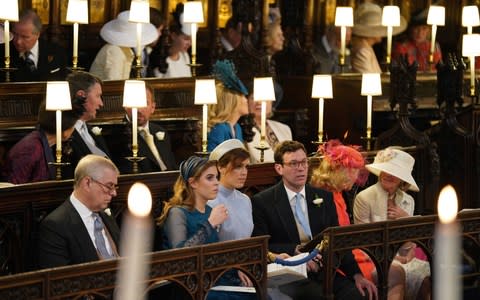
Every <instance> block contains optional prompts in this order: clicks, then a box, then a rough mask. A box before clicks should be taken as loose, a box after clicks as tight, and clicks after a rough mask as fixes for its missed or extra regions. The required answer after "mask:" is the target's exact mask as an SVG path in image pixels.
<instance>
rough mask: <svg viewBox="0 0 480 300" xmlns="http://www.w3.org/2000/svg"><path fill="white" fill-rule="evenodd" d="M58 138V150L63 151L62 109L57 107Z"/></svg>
mask: <svg viewBox="0 0 480 300" xmlns="http://www.w3.org/2000/svg"><path fill="white" fill-rule="evenodd" d="M55 119H56V130H57V134H56V138H57V146H56V149H57V152H58V151H62V111H61V110H59V109H57V110H56V118H55Z"/></svg>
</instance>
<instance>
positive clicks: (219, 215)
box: [208, 204, 228, 227]
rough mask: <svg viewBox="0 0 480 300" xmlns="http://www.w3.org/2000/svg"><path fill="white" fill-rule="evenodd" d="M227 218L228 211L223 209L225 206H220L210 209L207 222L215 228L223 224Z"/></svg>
mask: <svg viewBox="0 0 480 300" xmlns="http://www.w3.org/2000/svg"><path fill="white" fill-rule="evenodd" d="M227 218H228V210H227V208H226V207H225V205H223V204H220V205H217V206H215V207H214V208H212V212H211V213H210V217H209V218H208V222H210V224H211V225H212V227H217V226H218V225H221V224H223V222H225V220H226V219H227Z"/></svg>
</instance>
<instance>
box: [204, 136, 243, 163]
mask: <svg viewBox="0 0 480 300" xmlns="http://www.w3.org/2000/svg"><path fill="white" fill-rule="evenodd" d="M233 149H243V150H246V149H245V146H244V145H243V143H242V142H241V141H240V140H238V139H230V140H226V141H224V142H222V143H221V144H219V145H218V146H217V147H215V149H213V151H212V152H211V153H210V157H209V159H210V160H219V159H220V158H222V156H224V155H225V153H227V152H229V151H231V150H233Z"/></svg>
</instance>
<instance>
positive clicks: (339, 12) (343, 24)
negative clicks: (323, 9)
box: [335, 6, 353, 66]
mask: <svg viewBox="0 0 480 300" xmlns="http://www.w3.org/2000/svg"><path fill="white" fill-rule="evenodd" d="M335 26H339V27H340V34H341V36H340V37H341V45H340V58H339V65H341V66H344V65H345V48H346V38H347V27H353V8H352V7H350V6H337V8H336V9H335Z"/></svg>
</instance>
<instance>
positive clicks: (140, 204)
mask: <svg viewBox="0 0 480 300" xmlns="http://www.w3.org/2000/svg"><path fill="white" fill-rule="evenodd" d="M128 209H129V210H130V212H131V213H132V214H133V215H134V216H137V217H145V216H147V215H148V214H150V211H151V210H152V194H151V193H150V190H149V189H148V187H147V186H146V185H145V184H143V183H141V182H135V183H134V184H133V185H132V187H131V188H130V191H128Z"/></svg>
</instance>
